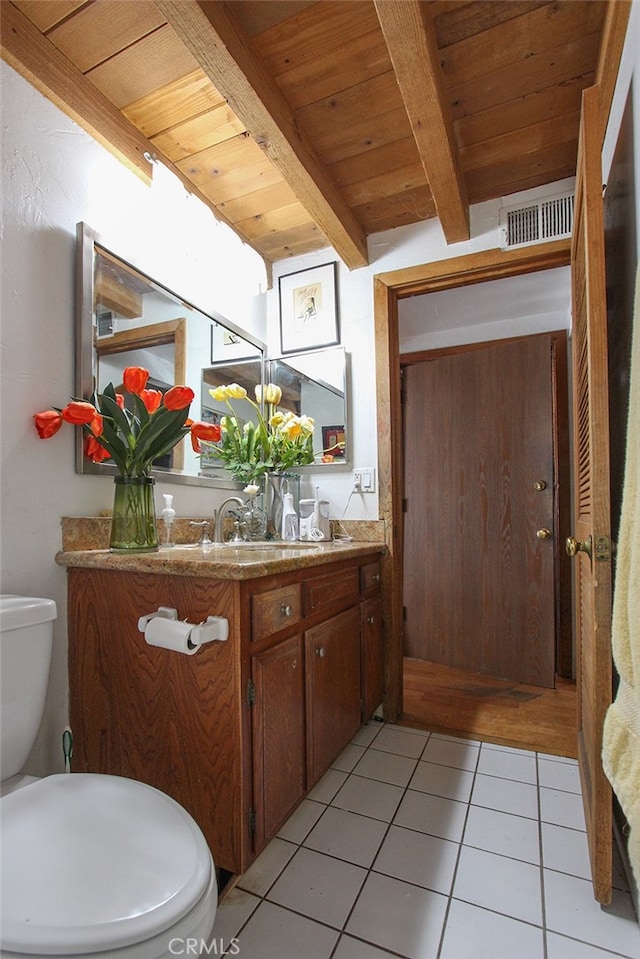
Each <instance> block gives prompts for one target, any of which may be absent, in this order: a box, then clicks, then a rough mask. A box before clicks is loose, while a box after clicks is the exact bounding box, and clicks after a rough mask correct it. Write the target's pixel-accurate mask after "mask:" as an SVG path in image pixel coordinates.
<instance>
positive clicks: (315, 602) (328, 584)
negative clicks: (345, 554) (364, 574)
mask: <svg viewBox="0 0 640 959" xmlns="http://www.w3.org/2000/svg"><path fill="white" fill-rule="evenodd" d="M304 586H305V612H306V615H307V616H308V615H309V614H310V613H313V612H315V611H316V610H318V609H322V607H323V606H326V607H328V608H330V609H337V608H339V607H340V606H341V605H343V604H344V603H345V602H346V601H348V600H353V601H357V599H358V597H359V594H360V583H359V580H358V570H357V568H356V567H354V568H353V569H346V570H342V571H341V572H339V573H328V574H327V575H326V576H318V577H316V578H314V579H310V580H307V582H306V583H305V584H304Z"/></svg>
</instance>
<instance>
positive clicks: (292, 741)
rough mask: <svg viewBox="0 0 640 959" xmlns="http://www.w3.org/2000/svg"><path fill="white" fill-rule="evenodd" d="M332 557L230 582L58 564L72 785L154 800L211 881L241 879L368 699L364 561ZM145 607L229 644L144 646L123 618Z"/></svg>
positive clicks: (373, 669) (371, 596) (369, 584)
mask: <svg viewBox="0 0 640 959" xmlns="http://www.w3.org/2000/svg"><path fill="white" fill-rule="evenodd" d="M356 552H358V551H356ZM63 555H64V554H63ZM66 555H67V557H72V556H73V554H66ZM337 555H338V558H332V561H330V562H326V563H323V564H322V565H314V566H311V567H303V568H297V569H290V570H288V571H286V572H276V573H269V566H268V564H267V565H266V566H263V567H261V568H260V573H261V575H256V576H255V577H252V576H250V570H248V569H247V568H246V567H244V568H243V570H242V576H243V578H241V579H234V578H216V577H214V576H212V575H211V573H210V572H209V573H208V574H207V575H204V574H203V575H192V574H190V575H184V574H182V575H181V574H179V573H178V574H176V573H175V572H173V571H172V570H173V569H175V568H177V567H176V566H175V564H169V565H167V566H165V567H163V568H162V572H158V573H156V572H149V571H148V570H145V571H140V572H137V571H134V570H131V569H127V570H120V569H118V568H117V564H116V563H115V562H114V561H113V558H112V563H111V565H112V567H114V568H88V567H83V566H74V565H73V560H72V559H71V560H60V561H64V564H65V565H68V566H69V570H68V576H69V584H68V585H69V611H68V616H69V675H70V716H71V725H72V729H73V733H74V757H73V770H74V771H75V772H85V771H86V772H89V771H91V772H104V773H113V774H116V775H122V776H128V777H130V778H132V779H138V780H142V781H144V782H147V783H150V784H151V785H154V786H156V787H158V788H159V789H161V790H163V791H164V792H166V793H168V794H169V795H171V796H173V797H174V798H175V799H176V800H177V801H178V802H179V803H181V805H183V806H184V807H185V808H186V809H187V810H188V811H189V812H190V813H191V814H192V815H193V817H194V819H195V820H196V821H197V822H198V824H199V825H200V827H201V829H202V830H203V832H204V834H205V836H206V837H207V840H208V842H209V844H210V847H211V850H212V853H213V856H214V859H215V862H216V865H217V866H219V867H221V868H223V869H226V870H229V871H230V872H233V873H241V872H244V871H245V870H246V869H247V867H248V866H249V865H250V863H251V862H252V860H253V859H254V858H255V856H256V855H257V854H258V852H259V851H260V850H261V849H262V848H263V847H264V845H265V844H266V843H267V842H268V841H269V839H271V837H272V836H273V835H275V833H276V832H277V830H278V828H279V827H280V826H281V825H282V823H283V822H284V820H285V819H286V818H287V817H288V816H289V815H290V813H291V812H292V810H293V809H294V808H295V806H296V805H297V804H298V803H299V802H300V801H301V799H303V798H304V796H305V795H306V794H307V792H308V791H309V790H310V789H311V788H312V787H313V786H314V784H315V783H316V782H317V781H318V780H319V779H320V777H321V776H322V775H323V773H324V772H325V770H326V769H327V768H328V767H329V765H330V764H331V762H332V761H333V760H334V759H335V757H336V756H337V755H338V754H339V753H340V752H341V750H342V749H343V748H344V747H345V746H346V745H347V743H348V742H349V740H350V739H351V738H352V737H353V735H354V733H355V732H356V731H357V729H358V728H359V726H360V724H361V723H362V722H363V721H365V720H366V719H368V718H369V717H370V716H371V714H372V713H373V711H374V710H375V709H376V708H377V706H378V705H379V704H380V703H381V701H382V699H383V682H384V681H383V649H382V607H381V599H380V565H381V564H380V548H379V547H378V548H377V547H375V546H373V545H372V546H371V549H369V550H366V549H365V550H360V551H359V555H356V556H352V557H350V558H342V556H341V554H339V553H338V554H337ZM159 606H170V607H174V608H176V609H177V611H178V616H179V618H180V619H185V620H188V621H189V622H193V623H198V622H202V621H204V620H205V619H206V618H207V616H209V615H216V616H224V617H226V618H227V619H228V621H229V639H228V640H227V641H226V642H213V643H210V644H207V645H205V646H202V647H201V648H200V649H199V650H198V651H197V652H196V653H195V655H192V656H189V655H184V654H181V653H177V652H171V651H168V650H165V649H159V648H157V647H154V646H150V645H148V644H147V643H146V641H145V638H144V635H143V633H141V632H139V630H138V619H139V617H141V616H144V615H146V614H148V613H151V612H153V611H155V610H156V609H158V607H159Z"/></svg>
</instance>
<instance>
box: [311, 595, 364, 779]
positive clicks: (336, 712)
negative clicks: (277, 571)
mask: <svg viewBox="0 0 640 959" xmlns="http://www.w3.org/2000/svg"><path fill="white" fill-rule="evenodd" d="M305 656H306V687H307V777H308V784H309V786H311V785H313V783H315V782H316V781H317V780H318V779H319V778H320V776H321V775H322V774H323V773H324V771H325V770H326V769H327V768H328V767H329V765H330V764H331V762H332V761H333V760H334V759H335V758H336V756H337V755H338V753H340V751H341V750H342V749H344V747H345V746H346V745H347V743H348V742H349V740H350V739H351V738H352V736H353V735H354V734H355V732H356V731H357V729H358V727H359V726H360V610H359V608H358V607H357V606H355V607H352V608H351V609H347V610H345V611H344V612H343V613H339V614H338V615H337V616H333V617H332V618H331V619H328V620H326V622H324V623H320V624H319V625H318V626H314V627H313V628H312V629H309V630H307V632H306V633H305Z"/></svg>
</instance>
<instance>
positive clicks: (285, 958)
mask: <svg viewBox="0 0 640 959" xmlns="http://www.w3.org/2000/svg"><path fill="white" fill-rule="evenodd" d="M588 877H589V864H588V854H587V843H586V834H585V832H584V816H583V813H582V803H581V798H580V785H579V779H578V769H577V765H576V763H575V762H574V761H573V760H568V759H561V758H559V757H554V756H547V755H544V754H541V753H533V752H526V751H523V750H517V749H506V748H504V747H501V746H494V745H490V744H488V743H478V742H471V741H466V740H459V739H453V738H450V737H447V736H440V735H437V734H435V733H431V734H430V733H426V732H422V731H420V730H413V729H407V728H405V727H400V726H392V725H382V724H380V723H374V722H372V723H370V724H369V725H367V726H365V727H363V728H362V729H361V730H360V732H359V733H358V735H357V736H356V738H355V739H354V740H353V742H352V743H351V744H350V745H349V746H348V747H347V748H346V749H345V751H344V752H343V753H342V755H341V756H340V757H339V758H338V759H337V760H336V762H335V763H334V765H333V767H332V768H331V769H330V770H329V771H328V772H327V773H326V775H325V776H324V777H323V779H322V780H321V781H320V783H319V784H318V785H317V786H316V788H315V789H314V790H313V791H312V792H311V793H310V795H309V797H308V798H307V799H306V800H305V801H304V802H303V803H302V805H301V806H299V807H298V809H297V810H296V811H295V812H294V814H293V815H292V816H291V818H290V819H289V821H288V822H287V823H286V824H285V825H284V827H283V828H282V829H281V830H280V832H279V834H278V836H277V837H276V838H275V839H273V840H272V841H271V843H270V844H269V845H268V846H267V848H266V849H265V850H264V851H263V853H262V854H261V855H260V856H259V858H258V859H257V860H256V861H255V863H254V864H253V865H252V867H251V868H250V869H249V870H248V871H247V872H246V873H245V874H244V875H243V876H241V877H240V879H239V881H238V882H237V884H236V886H235V887H234V888H233V889H232V890H231V891H230V892H229V893H228V895H227V896H226V897H225V898H224V899H223V901H222V902H221V904H220V906H219V908H218V914H217V917H216V924H215V928H214V938H215V940H216V943H217V947H218V948H219V947H220V943H221V941H222V942H223V943H224V944H225V945H226V947H227V949H229V950H230V951H231V949H232V950H233V951H232V952H231V954H237V955H238V957H239V959H384V957H388V956H402V957H407V959H606V957H607V956H618V957H619V956H624V957H630V959H640V927H639V926H638V923H637V921H636V917H635V914H634V911H633V906H632V901H631V897H630V895H629V892H628V887H627V884H626V881H625V879H624V876H623V874H622V870H621V869H620V868H618V869H617V875H616V878H615V886H616V888H615V890H614V895H613V902H612V904H611V906H609V907H607V908H606V909H603V908H601V907H600V906H599V905H598V904H597V903H596V902H595V900H594V899H593V895H592V891H591V883H590V881H589V878H588ZM232 940H233V942H232Z"/></svg>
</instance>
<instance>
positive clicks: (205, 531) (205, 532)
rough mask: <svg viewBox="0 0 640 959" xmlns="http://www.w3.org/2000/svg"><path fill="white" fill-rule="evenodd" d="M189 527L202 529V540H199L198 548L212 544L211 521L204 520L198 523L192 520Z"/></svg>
mask: <svg viewBox="0 0 640 959" xmlns="http://www.w3.org/2000/svg"><path fill="white" fill-rule="evenodd" d="M189 526H199V527H200V528H201V529H202V532H201V534H200V539H199V540H198V546H208V545H209V544H210V543H211V539H210V538H209V530H210V526H209V520H208V519H203V520H202V521H201V522H200V523H197V522H196V521H195V520H190V522H189Z"/></svg>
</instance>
